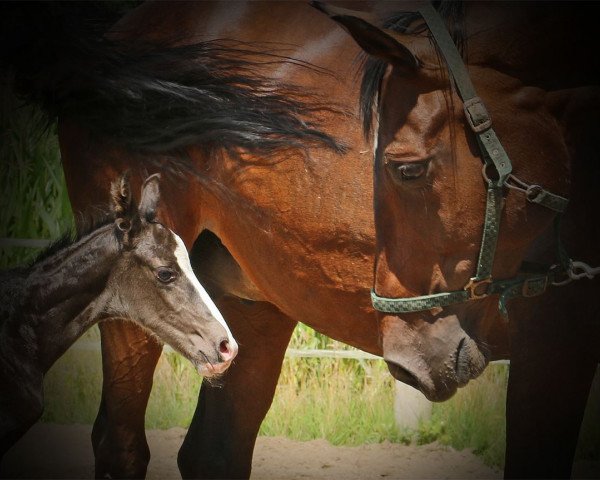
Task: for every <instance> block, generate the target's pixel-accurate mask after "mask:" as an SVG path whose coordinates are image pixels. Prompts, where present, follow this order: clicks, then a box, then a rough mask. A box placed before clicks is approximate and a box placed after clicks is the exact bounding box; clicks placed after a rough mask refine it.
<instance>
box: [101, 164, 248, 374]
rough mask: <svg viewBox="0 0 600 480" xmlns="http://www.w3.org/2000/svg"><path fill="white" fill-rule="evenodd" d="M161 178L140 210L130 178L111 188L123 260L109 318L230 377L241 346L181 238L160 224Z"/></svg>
mask: <svg viewBox="0 0 600 480" xmlns="http://www.w3.org/2000/svg"><path fill="white" fill-rule="evenodd" d="M159 180H160V176H159V175H158V174H156V175H152V176H150V177H148V178H147V179H146V181H145V182H144V184H143V187H142V194H141V200H140V204H139V207H138V206H137V205H136V202H135V200H134V199H133V198H132V195H131V189H130V186H129V181H128V178H127V176H126V175H124V176H123V177H121V178H120V179H118V180H116V181H115V182H114V183H113V184H112V185H111V196H112V207H113V211H114V213H115V232H116V238H117V240H118V242H119V243H120V245H121V254H120V255H119V257H118V260H117V262H116V264H115V265H114V267H113V268H112V271H111V275H110V278H109V281H108V286H107V288H108V289H111V290H112V291H111V292H110V293H111V295H112V300H111V302H110V307H109V312H107V313H109V314H111V315H114V316H122V317H126V318H131V320H133V321H135V322H137V323H139V324H141V325H142V326H143V327H145V328H146V329H147V330H149V331H150V332H152V333H155V334H156V335H158V336H159V337H160V338H161V339H162V340H164V341H165V342H167V343H168V344H169V345H171V346H172V347H173V348H175V349H176V350H177V351H179V352H180V353H181V354H182V355H184V356H185V357H186V358H188V359H189V360H190V361H191V362H192V363H193V364H194V365H195V366H196V368H197V370H198V372H199V373H200V374H202V375H205V376H211V375H215V374H219V373H222V372H224V371H225V370H226V369H227V367H228V366H229V365H230V364H231V361H232V360H233V358H234V357H235V355H236V354H237V350H238V346H237V343H236V341H235V340H234V339H233V336H232V335H231V332H230V331H229V328H228V327H227V324H226V323H225V320H224V319H223V316H222V315H221V313H220V312H219V310H218V309H217V307H216V306H215V304H214V303H213V301H212V300H211V299H210V297H209V296H208V294H207V293H206V290H205V289H204V288H203V287H202V285H200V283H199V282H198V279H197V278H196V276H195V275H194V273H193V271H192V267H191V265H190V259H189V257H188V253H187V250H186V248H185V245H184V243H183V241H182V240H181V238H179V236H178V235H176V234H175V233H174V232H173V231H171V230H170V229H168V228H167V227H165V226H163V225H161V224H160V223H157V222H156V221H155V215H156V208H157V204H158V201H159Z"/></svg>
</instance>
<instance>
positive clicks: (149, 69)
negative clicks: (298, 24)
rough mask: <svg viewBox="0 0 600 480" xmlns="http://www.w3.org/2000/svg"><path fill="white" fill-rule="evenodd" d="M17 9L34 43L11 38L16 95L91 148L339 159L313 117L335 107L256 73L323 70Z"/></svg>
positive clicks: (269, 49)
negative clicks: (282, 68) (323, 154)
mask: <svg viewBox="0 0 600 480" xmlns="http://www.w3.org/2000/svg"><path fill="white" fill-rule="evenodd" d="M77 5H78V4H75V6H77ZM19 8H20V7H19V6H17V7H16V9H15V10H16V12H17V13H16V14H17V18H20V19H21V20H22V22H23V23H24V24H26V25H29V24H33V25H35V28H33V29H31V28H30V30H33V33H32V34H31V32H29V33H30V36H31V37H32V39H28V38H27V35H25V34H21V32H20V31H18V33H16V34H15V36H16V35H21V37H25V39H24V40H23V39H22V38H21V39H20V40H19V39H18V40H17V41H15V42H14V43H15V44H16V45H15V48H12V50H11V49H10V45H9V47H8V48H9V55H8V63H9V64H11V65H12V66H13V67H15V71H16V81H15V83H16V85H17V87H18V88H19V89H20V91H21V92H23V93H26V94H27V95H28V97H29V98H30V99H33V100H35V101H36V102H38V103H41V104H42V105H43V106H44V108H45V110H46V111H47V112H49V113H50V115H51V117H52V118H54V117H56V116H61V117H62V118H68V119H72V120H73V121H74V122H76V123H77V124H79V125H82V126H84V127H85V128H86V129H87V130H89V132H90V133H91V134H92V135H93V136H95V137H96V138H98V139H99V140H102V141H108V142H109V143H112V144H114V145H116V146H119V147H125V148H126V149H128V150H130V151H132V152H136V153H141V154H144V155H150V156H152V155H160V154H165V153H167V154H173V153H179V152H181V151H182V150H183V149H185V148H186V147H189V146H200V147H203V148H209V149H225V150H227V151H230V152H235V151H238V150H241V151H248V152H252V153H256V154H259V155H263V156H265V155H266V156H268V155H270V154H273V153H274V152H275V151H277V150H279V149H281V148H290V147H293V148H296V147H301V148H307V147H313V146H318V147H325V148H330V149H333V150H335V151H343V147H342V146H341V144H339V143H338V142H337V141H336V140H335V139H334V138H333V137H331V136H330V135H328V134H327V133H325V132H324V131H323V130H322V129H321V126H320V124H319V121H318V120H316V119H315V115H317V116H318V114H320V113H323V112H327V111H332V110H335V108H334V107H332V106H330V105H328V104H327V102H326V101H325V99H322V98H319V97H318V96H317V95H315V94H312V93H311V92H305V91H303V90H301V89H300V88H298V87H296V86H294V85H292V84H288V83H285V82H283V81H279V80H277V81H274V80H271V79H269V78H267V77H265V76H264V75H262V74H261V73H260V70H261V66H263V65H265V64H272V63H281V64H284V63H293V64H295V65H300V66H302V67H305V68H307V69H311V70H313V71H314V72H315V73H316V74H327V72H324V71H323V70H322V69H319V68H318V67H315V66H313V65H310V64H308V63H304V62H300V61H298V60H294V59H290V58H288V57H286V56H285V54H283V53H281V52H282V51H281V50H274V48H275V47H274V46H273V45H270V46H268V45H262V46H257V45H254V46H251V45H249V44H244V43H242V42H238V41H233V40H227V39H220V40H212V41H202V42H196V43H192V44H185V45H182V44H181V41H188V42H189V39H187V40H186V39H184V38H182V39H174V38H169V39H168V40H166V41H152V42H150V41H144V40H139V39H135V38H133V39H126V40H119V39H118V38H108V37H107V36H106V35H104V34H101V33H102V32H103V31H106V30H107V29H108V27H106V26H101V27H99V26H98V25H96V24H95V23H94V22H95V19H93V18H92V19H90V18H87V17H86V12H85V11H84V12H83V13H81V8H71V5H69V3H66V4H65V5H61V4H58V7H57V6H56V4H49V5H46V4H43V3H42V4H38V5H36V8H31V9H29V10H27V9H25V14H24V13H23V12H22V11H20V10H19ZM84 10H85V9H84ZM9 13H14V12H10V10H9ZM92 13H93V12H92ZM18 15H21V17H18ZM39 17H41V18H39ZM46 17H47V18H46ZM12 23H14V20H13V22H12ZM9 26H10V24H9ZM13 29H14V27H13ZM173 40H178V42H177V43H179V44H174V43H173ZM32 43H33V44H32ZM4 48H6V47H4ZM0 53H4V52H0ZM3 57H4V58H0V60H2V61H3V63H7V59H6V55H3Z"/></svg>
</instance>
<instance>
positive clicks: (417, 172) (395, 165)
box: [388, 162, 427, 180]
mask: <svg viewBox="0 0 600 480" xmlns="http://www.w3.org/2000/svg"><path fill="white" fill-rule="evenodd" d="M388 166H389V168H390V169H391V170H392V172H393V173H394V177H395V178H397V179H399V180H416V179H417V178H420V177H422V176H423V175H424V174H425V173H426V172H427V162H412V163H401V162H389V163H388Z"/></svg>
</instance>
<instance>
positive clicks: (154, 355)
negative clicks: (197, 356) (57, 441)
mask: <svg viewBox="0 0 600 480" xmlns="http://www.w3.org/2000/svg"><path fill="white" fill-rule="evenodd" d="M100 332H101V334H102V367H103V374H104V381H103V384H102V401H101V403H100V410H99V411H98V416H97V417H96V421H95V423H94V428H93V431H92V445H93V447H94V455H95V458H96V478H143V477H145V475H146V468H147V466H148V462H149V461H150V450H149V449H148V443H147V442H146V434H145V430H144V417H145V413H146V406H147V405H148V398H149V396H150V390H151V389H152V376H153V374H154V369H155V368H156V363H157V362H158V358H159V357H160V354H161V351H162V346H161V345H159V344H158V343H157V342H156V341H155V340H154V339H153V338H151V337H149V336H148V335H147V334H146V333H145V332H144V331H142V330H141V329H140V328H139V327H137V326H135V325H134V324H132V323H129V322H128V323H125V322H119V321H115V322H103V323H101V324H100Z"/></svg>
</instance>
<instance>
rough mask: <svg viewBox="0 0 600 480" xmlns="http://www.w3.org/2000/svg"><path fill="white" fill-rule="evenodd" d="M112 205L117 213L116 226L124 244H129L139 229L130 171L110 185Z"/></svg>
mask: <svg viewBox="0 0 600 480" xmlns="http://www.w3.org/2000/svg"><path fill="white" fill-rule="evenodd" d="M110 196H111V202H112V203H111V207H112V210H113V212H114V214H115V226H116V227H117V232H118V234H119V238H120V239H121V240H122V242H123V244H125V245H128V244H130V243H131V240H132V238H133V236H134V235H135V233H136V232H137V230H139V225H140V222H139V215H138V210H137V207H136V205H135V200H134V199H133V197H132V195H131V186H130V184H129V172H125V173H124V174H123V175H121V176H120V177H119V178H118V179H117V180H115V181H114V182H112V184H111V185H110Z"/></svg>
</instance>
